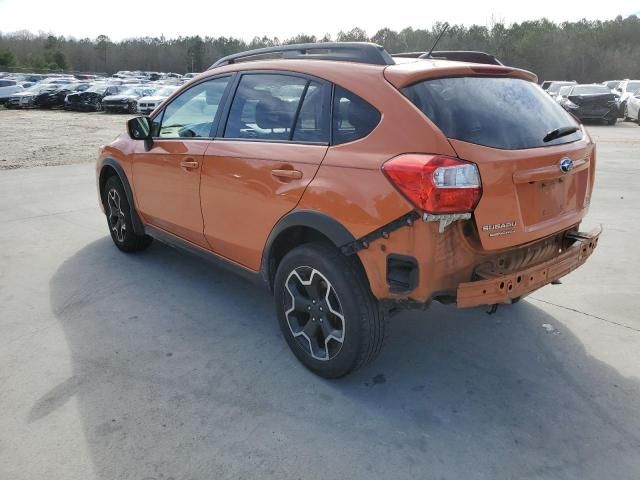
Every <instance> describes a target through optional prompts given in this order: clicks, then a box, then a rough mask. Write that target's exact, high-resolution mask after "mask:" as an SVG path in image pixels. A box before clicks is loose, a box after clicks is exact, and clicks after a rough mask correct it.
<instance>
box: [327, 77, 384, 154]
mask: <svg viewBox="0 0 640 480" xmlns="http://www.w3.org/2000/svg"><path fill="white" fill-rule="evenodd" d="M379 122H380V112H378V110H376V109H375V108H374V107H373V106H371V105H370V104H369V103H367V102H366V101H364V100H363V99H361V98H360V97H358V96H357V95H356V94H354V93H351V92H350V91H348V90H345V89H344V88H342V87H339V86H337V85H336V88H335V91H334V94H333V122H332V123H333V144H334V145H338V144H341V143H346V142H352V141H353V140H358V139H359V138H363V137H366V136H367V135H369V133H371V131H372V130H373V129H374V128H376V126H377V125H378V123H379Z"/></svg>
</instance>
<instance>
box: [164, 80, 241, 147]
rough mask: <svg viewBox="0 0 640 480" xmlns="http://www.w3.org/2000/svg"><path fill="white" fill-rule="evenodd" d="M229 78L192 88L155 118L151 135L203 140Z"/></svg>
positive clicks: (209, 128)
mask: <svg viewBox="0 0 640 480" xmlns="http://www.w3.org/2000/svg"><path fill="white" fill-rule="evenodd" d="M229 79H230V77H223V78H214V79H213V80H209V81H207V82H203V83H200V84H198V85H196V86H195V87H192V88H190V89H188V90H186V91H184V92H182V93H181V94H180V95H178V96H177V97H176V98H174V99H173V101H172V102H171V103H170V104H169V105H167V107H166V108H165V109H164V112H163V113H162V114H161V115H159V116H158V117H156V119H155V120H154V122H153V123H154V124H156V123H157V125H152V134H155V133H156V132H157V136H158V137H160V138H194V137H195V138H203V137H204V138H207V137H210V136H211V128H212V126H213V122H214V120H215V117H216V113H217V111H218V107H219V105H220V102H221V101H222V96H223V94H224V90H225V88H226V87H227V84H228V83H229Z"/></svg>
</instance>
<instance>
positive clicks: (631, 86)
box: [627, 82, 640, 93]
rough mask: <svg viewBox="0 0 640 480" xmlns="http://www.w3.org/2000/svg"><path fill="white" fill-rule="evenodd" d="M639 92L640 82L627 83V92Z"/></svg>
mask: <svg viewBox="0 0 640 480" xmlns="http://www.w3.org/2000/svg"><path fill="white" fill-rule="evenodd" d="M638 90H640V82H629V83H627V92H631V93H637V92H638Z"/></svg>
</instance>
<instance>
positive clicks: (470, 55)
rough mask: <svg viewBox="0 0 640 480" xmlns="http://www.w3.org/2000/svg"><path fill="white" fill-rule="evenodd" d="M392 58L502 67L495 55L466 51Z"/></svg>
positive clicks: (405, 53)
mask: <svg viewBox="0 0 640 480" xmlns="http://www.w3.org/2000/svg"><path fill="white" fill-rule="evenodd" d="M392 56H394V57H402V58H436V59H442V60H453V61H456V62H469V63H486V64H489V65H502V62H500V60H498V59H497V58H496V57H495V55H491V54H490V53H485V52H474V51H466V50H447V51H439V52H431V55H430V56H429V54H428V52H404V53H394V54H393V55H392Z"/></svg>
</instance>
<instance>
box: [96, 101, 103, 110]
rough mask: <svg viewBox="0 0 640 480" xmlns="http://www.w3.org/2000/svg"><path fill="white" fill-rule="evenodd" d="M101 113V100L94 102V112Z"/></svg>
mask: <svg viewBox="0 0 640 480" xmlns="http://www.w3.org/2000/svg"><path fill="white" fill-rule="evenodd" d="M101 111H102V100H98V101H97V102H96V112H101Z"/></svg>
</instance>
